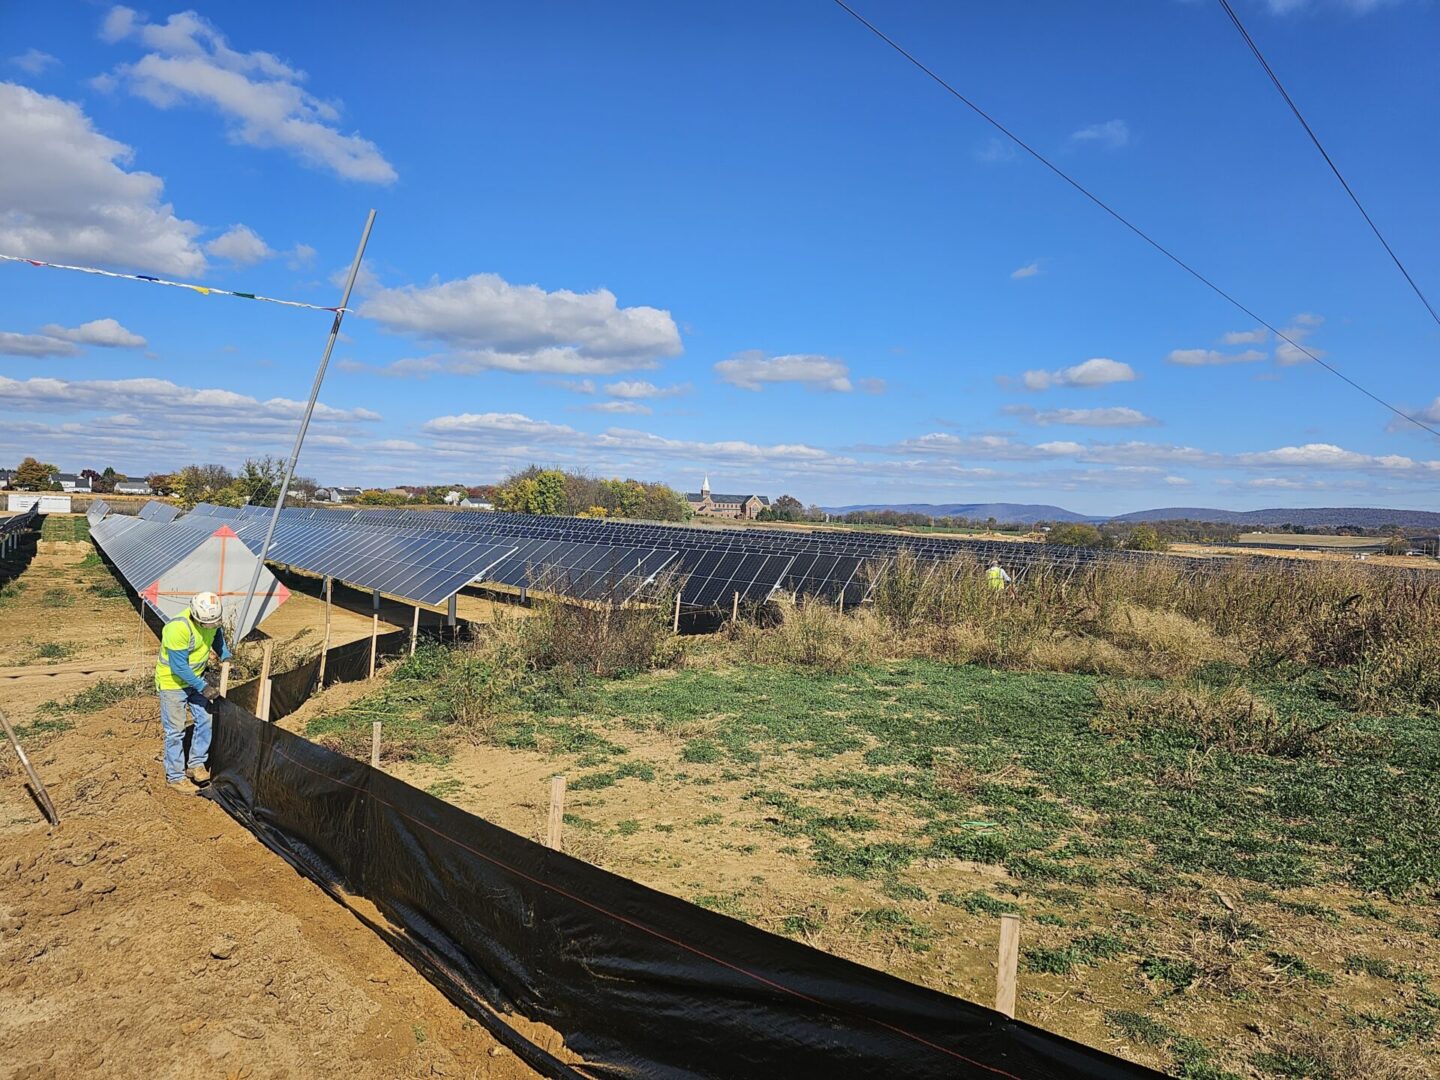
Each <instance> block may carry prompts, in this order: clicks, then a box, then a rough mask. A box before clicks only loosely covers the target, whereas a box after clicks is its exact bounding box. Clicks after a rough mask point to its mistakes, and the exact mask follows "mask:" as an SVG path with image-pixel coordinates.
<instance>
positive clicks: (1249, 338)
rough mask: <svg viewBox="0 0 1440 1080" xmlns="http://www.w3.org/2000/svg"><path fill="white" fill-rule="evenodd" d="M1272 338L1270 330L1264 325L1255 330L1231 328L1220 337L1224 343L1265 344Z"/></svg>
mask: <svg viewBox="0 0 1440 1080" xmlns="http://www.w3.org/2000/svg"><path fill="white" fill-rule="evenodd" d="M1269 340H1270V331H1269V330H1266V329H1265V328H1264V327H1263V326H1257V327H1256V328H1255V329H1254V330H1231V331H1230V332H1229V333H1227V334H1223V335H1222V336H1221V338H1220V344H1222V345H1264V344H1265V342H1267V341H1269Z"/></svg>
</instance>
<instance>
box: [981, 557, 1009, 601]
mask: <svg viewBox="0 0 1440 1080" xmlns="http://www.w3.org/2000/svg"><path fill="white" fill-rule="evenodd" d="M985 582H986V584H987V585H989V586H990V588H992V589H994V590H995V592H996V593H997V594H998V593H1003V592H1004V591H1005V590H1006V589H1009V590H1010V591H1011V592H1012V593H1013V592H1014V591H1015V579H1014V578H1012V577H1011V576H1010V575H1009V574H1007V573H1006V572H1005V568H1004V567H1003V566H1001V565H1000V560H999V559H996V560H994V561H993V562H991V564H990V569H989V570H986V571H985Z"/></svg>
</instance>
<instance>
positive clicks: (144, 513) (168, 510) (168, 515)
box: [140, 499, 180, 524]
mask: <svg viewBox="0 0 1440 1080" xmlns="http://www.w3.org/2000/svg"><path fill="white" fill-rule="evenodd" d="M179 516H180V508H179V507H178V506H172V505H170V504H169V503H162V502H157V501H156V500H154V499H151V500H150V501H149V502H147V503H146V504H145V505H144V506H142V507H141V508H140V517H141V518H142V519H143V520H145V521H158V522H160V523H161V524H164V523H165V522H168V521H174V520H175V519H176V518H178V517H179Z"/></svg>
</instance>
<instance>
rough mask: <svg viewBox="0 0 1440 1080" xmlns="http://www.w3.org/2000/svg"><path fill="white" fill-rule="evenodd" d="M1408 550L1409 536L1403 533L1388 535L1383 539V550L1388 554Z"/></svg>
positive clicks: (1400, 553)
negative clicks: (1387, 538) (1386, 538)
mask: <svg viewBox="0 0 1440 1080" xmlns="http://www.w3.org/2000/svg"><path fill="white" fill-rule="evenodd" d="M1409 550H1410V538H1409V537H1408V536H1405V535H1403V534H1401V535H1396V536H1392V537H1390V539H1389V540H1387V541H1385V551H1386V553H1387V554H1390V555H1404V554H1405V552H1407V551H1409Z"/></svg>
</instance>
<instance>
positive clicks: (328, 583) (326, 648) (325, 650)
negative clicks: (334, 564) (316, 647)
mask: <svg viewBox="0 0 1440 1080" xmlns="http://www.w3.org/2000/svg"><path fill="white" fill-rule="evenodd" d="M333 585H334V580H333V579H332V578H331V577H330V576H329V575H328V574H327V575H326V577H325V641H324V643H323V644H322V645H321V646H320V677H319V680H318V682H317V685H318V686H319V688H320V689H321V690H324V689H325V660H326V658H327V657H328V656H329V655H330V593H331V587H332V586H333Z"/></svg>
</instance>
